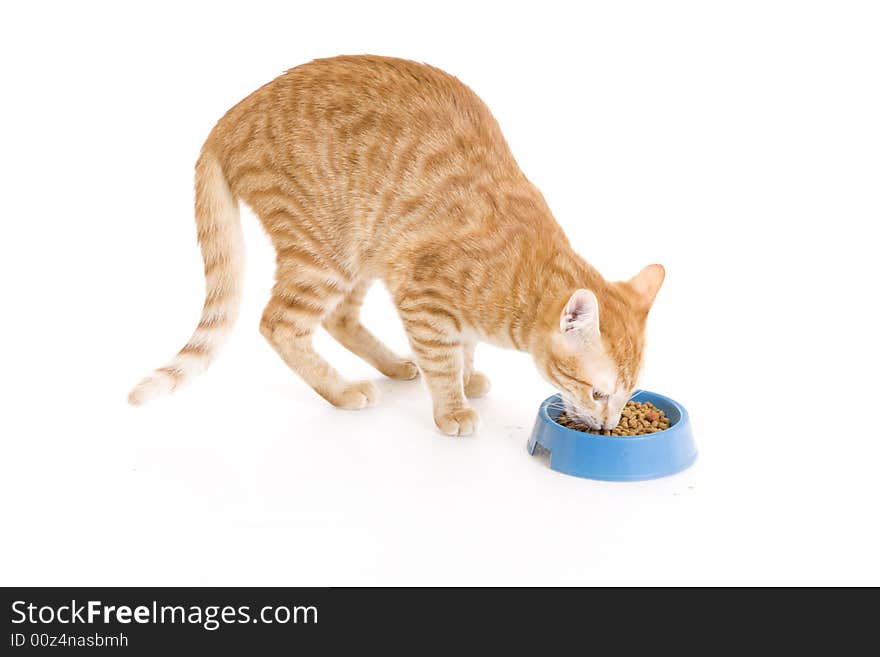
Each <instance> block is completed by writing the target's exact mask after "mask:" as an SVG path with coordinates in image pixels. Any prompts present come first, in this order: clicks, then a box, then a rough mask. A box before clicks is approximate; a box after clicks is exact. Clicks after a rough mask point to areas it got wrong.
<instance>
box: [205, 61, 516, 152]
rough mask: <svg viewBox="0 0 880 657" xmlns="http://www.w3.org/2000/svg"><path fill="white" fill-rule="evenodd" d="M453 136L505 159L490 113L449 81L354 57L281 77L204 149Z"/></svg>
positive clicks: (234, 114) (442, 75) (433, 71)
mask: <svg viewBox="0 0 880 657" xmlns="http://www.w3.org/2000/svg"><path fill="white" fill-rule="evenodd" d="M456 135H457V136H459V137H462V138H463V139H465V140H466V141H467V142H468V144H469V145H470V146H476V147H478V148H479V150H487V151H492V152H494V153H495V154H496V155H497V156H498V157H499V158H502V159H503V158H504V157H506V156H507V154H508V151H507V144H506V143H505V141H504V138H503V136H502V134H501V131H500V128H499V127H498V124H497V122H496V121H495V119H494V117H493V116H492V114H491V112H490V111H489V109H488V107H487V106H486V105H485V103H483V101H482V100H481V99H480V98H479V97H478V96H477V95H476V94H475V93H474V92H473V91H472V90H471V89H470V88H469V87H467V86H466V85H465V84H464V83H462V82H461V81H460V80H458V79H457V78H456V77H454V76H453V75H450V74H449V73H446V72H445V71H442V70H440V69H438V68H435V67H433V66H429V65H427V64H420V63H417V62H413V61H409V60H405V59H397V58H392V57H380V56H375V55H353V56H339V57H332V58H328V59H316V60H314V61H311V62H309V63H307V64H302V65H300V66H297V67H295V68H292V69H290V70H288V71H286V72H285V73H283V74H282V75H280V76H279V77H277V78H275V79H274V80H272V81H271V82H269V83H268V84H266V85H264V86H263V87H261V88H260V89H258V90H257V91H255V92H254V93H252V94H251V95H250V96H248V97H247V98H245V99H244V100H242V101H241V102H240V103H238V104H237V105H236V106H235V107H233V108H232V109H231V110H229V112H227V113H226V115H225V116H224V117H223V118H222V119H221V120H220V121H219V122H218V124H217V127H216V128H215V129H214V132H213V133H212V135H211V137H210V138H209V143H210V144H212V145H214V146H216V147H217V148H219V150H221V151H224V152H225V153H232V154H234V153H236V151H238V152H240V153H247V152H248V151H249V150H251V151H252V150H255V149H256V147H257V146H263V147H265V146H267V145H268V146H271V145H280V146H281V147H282V148H288V149H291V148H292V149H293V150H294V152H296V150H297V149H300V150H301V149H303V148H306V147H307V146H309V145H316V144H317V143H318V142H325V145H332V146H333V147H334V148H337V149H338V148H344V147H345V146H346V145H347V144H349V143H354V144H355V145H373V144H376V143H383V144H385V145H386V146H392V145H394V144H398V143H399V142H400V141H401V140H402V139H410V140H413V139H416V140H419V141H422V142H424V143H427V144H429V145H430V144H431V143H435V144H439V143H441V142H442V140H443V139H444V138H451V139H455V136H456ZM328 142H329V143H328ZM459 143H461V141H460V140H459Z"/></svg>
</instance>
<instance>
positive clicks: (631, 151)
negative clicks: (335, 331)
mask: <svg viewBox="0 0 880 657" xmlns="http://www.w3.org/2000/svg"><path fill="white" fill-rule="evenodd" d="M299 4H302V5H303V6H302V7H299V6H298V5H299ZM0 12H2V15H0V62H2V64H0V66H2V69H3V75H2V81H0V84H2V87H0V95H2V104H0V119H2V120H0V138H2V144H0V152H2V155H0V167H2V169H0V180H2V182H0V185H2V192H3V232H2V235H3V237H2V240H0V274H2V275H0V280H2V300H3V306H2V307H3V320H2V329H0V330H2V344H0V349H2V354H0V356H2V360H0V362H2V376H0V386H2V390H0V393H2V395H0V399H2V402H0V404H2V416H0V423H2V424H0V434H2V463H0V505H2V519H0V520H2V527H3V539H2V542H0V557H2V559H0V583H2V584H7V585H9V584H20V585H50V584H89V585H135V584H142V585H163V584H168V585H198V584H206V585H221V584H225V585H244V584H248V585H328V584H330V585H340V584H501V585H508V584H564V585H573V584H874V585H877V584H880V566H878V549H880V537H878V522H877V516H878V513H877V506H878V501H880V494H878V483H877V471H878V468H880V446H878V444H880V429H878V426H880V418H878V411H877V398H878V392H877V390H876V381H877V377H876V370H877V366H878V350H877V346H876V332H877V321H876V319H877V311H876V305H877V283H878V275H877V265H876V263H877V257H878V245H877V241H876V234H877V223H878V218H880V190H878V180H880V84H878V80H880V39H878V33H880V20H878V11H877V8H876V4H874V3H869V2H864V3H854V2H825V3H821V2H789V3H785V2H735V3H734V2H730V3H706V2H688V3H683V2H670V3H655V2H645V3H630V2H614V3H601V4H588V3H568V2H565V3H561V2H560V3H554V2H548V1H544V2H540V3H534V4H531V5H520V4H516V3H510V2H505V3H499V4H497V5H495V6H491V5H490V3H483V2H466V3H457V2H450V1H449V0H446V1H444V2H442V3H430V5H429V4H428V3H415V2H406V3H399V4H383V3H378V2H365V3H350V4H343V3H333V2H320V3H314V2H313V3H296V2H283V3H282V2H279V3H275V4H268V3H258V2H247V3H243V2H242V3H215V2H211V3H207V2H206V3H185V5H184V3H176V2H175V3H157V2H151V3H143V5H142V8H141V9H135V8H133V3H106V4H97V3H88V2H82V3H57V4H47V3H38V2H33V3H18V4H17V5H16V6H15V7H14V8H13V6H12V5H11V4H4V5H3V9H2V10H0ZM364 52H369V53H377V54H385V55H395V56H400V57H406V58H411V59H416V60H420V61H427V62H430V63H432V64H434V65H436V66H439V67H441V68H444V69H446V70H448V71H450V72H452V73H454V74H455V75H457V76H458V77H460V78H461V79H462V80H463V81H464V82H466V83H467V84H469V85H470V86H471V87H472V88H473V89H474V90H476V91H477V93H478V94H480V95H481V96H482V98H483V99H484V100H485V101H486V102H487V103H488V104H489V106H490V107H491V108H492V109H493V111H494V112H495V114H496V116H497V118H498V120H499V122H500V123H501V126H502V129H503V130H504V131H505V134H506V136H507V138H508V140H509V142H510V144H511V147H512V149H513V151H514V153H515V155H516V156H517V158H518V160H519V162H520V164H521V166H522V168H523V169H524V171H525V172H526V174H527V175H528V176H530V177H531V179H532V180H533V181H534V182H535V183H536V184H537V185H538V186H539V187H540V188H541V189H542V191H543V192H544V195H545V196H546V198H547V199H548V201H549V203H550V205H551V207H552V209H553V211H554V213H555V215H556V217H557V219H558V221H559V222H560V223H561V224H562V226H563V227H564V228H565V230H566V231H567V233H568V235H569V236H570V238H571V241H572V242H573V244H574V245H576V247H577V248H578V250H579V251H580V252H581V253H582V254H583V255H584V256H585V257H586V258H587V259H588V260H590V261H591V262H592V263H593V264H595V265H596V266H597V267H598V268H599V269H600V271H602V272H603V273H604V274H605V275H606V276H607V277H608V278H624V277H628V276H630V275H632V274H633V273H635V272H636V271H638V269H639V268H641V267H642V266H643V265H645V264H648V263H650V262H661V263H663V264H664V265H665V266H666V269H667V279H666V283H665V286H664V288H663V290H662V291H661V293H660V295H659V296H658V298H657V302H656V305H655V308H654V310H653V311H652V315H651V318H650V323H649V333H650V346H649V353H648V360H647V369H646V373H645V376H644V379H643V384H644V386H645V387H647V388H649V389H653V390H656V391H658V392H662V393H666V394H668V395H670V396H672V397H674V398H676V399H678V400H680V401H681V402H683V403H684V404H685V405H686V406H687V407H688V408H689V410H690V411H691V415H692V419H693V422H694V426H695V431H696V437H697V441H698V445H699V448H700V452H701V455H700V459H699V461H698V463H697V465H695V466H694V467H693V468H692V469H691V470H689V471H687V472H685V473H683V474H681V475H678V476H675V477H671V478H668V479H663V480H659V481H653V482H644V483H630V484H613V483H601V482H594V481H589V480H581V479H576V478H571V477H567V476H564V475H560V474H557V473H554V472H552V471H550V470H549V469H548V468H547V466H546V463H545V462H543V461H541V460H540V459H538V458H532V457H530V456H528V454H527V453H526V450H525V445H526V441H527V438H528V434H529V431H530V429H531V425H532V422H533V419H534V416H535V412H536V410H537V408H538V404H539V403H540V401H541V400H542V399H543V398H544V397H546V396H547V395H548V394H550V393H551V392H552V389H551V388H550V387H549V386H548V385H547V384H545V383H543V382H542V381H541V380H540V379H539V377H538V375H537V373H536V371H535V369H534V366H533V365H532V363H531V361H530V358H529V357H528V356H526V355H523V354H518V353H513V352H505V351H500V350H496V349H494V348H491V347H481V348H480V349H478V351H477V359H478V366H479V367H480V369H482V370H484V371H485V372H486V373H487V374H489V375H490V377H491V378H492V381H493V383H494V387H493V390H492V392H491V393H490V395H489V396H488V397H487V398H485V399H482V400H479V401H477V402H476V403H475V404H474V406H475V408H476V409H477V410H478V411H479V412H480V414H481V417H482V428H481V429H480V431H479V433H478V434H477V435H476V436H473V437H470V438H467V439H452V438H448V437H445V436H443V435H441V434H440V433H439V432H438V431H436V430H435V428H434V426H433V422H432V420H431V415H430V410H429V401H428V395H427V392H426V390H425V389H424V388H423V384H422V383H420V382H409V383H400V382H392V381H388V380H384V379H382V378H381V377H380V376H379V375H378V373H376V372H374V371H373V370H371V369H370V368H369V367H368V366H367V365H365V364H364V363H362V362H360V361H359V360H357V359H356V358H355V357H353V356H351V355H350V354H348V353H347V352H345V351H344V350H342V349H341V348H340V347H338V346H337V345H335V344H334V343H332V341H330V340H329V339H328V338H327V336H325V335H322V336H321V337H320V339H319V347H320V349H321V350H322V351H323V352H324V353H325V354H326V355H327V357H328V358H329V359H330V360H331V361H332V362H333V363H335V364H336V365H337V366H338V367H339V368H340V369H341V370H342V371H343V372H344V373H345V374H347V375H348V376H350V377H352V378H354V377H358V378H360V377H371V378H373V379H374V380H375V381H376V382H377V383H378V385H379V386H380V388H381V389H382V391H383V393H384V399H383V400H382V402H381V403H380V405H379V406H377V407H376V408H373V409H369V410H366V411H359V412H344V411H338V410H336V409H333V408H331V407H329V406H328V405H326V404H325V403H324V402H323V401H322V400H321V399H319V398H318V397H317V396H316V395H315V394H314V393H313V392H312V391H311V390H309V389H308V388H307V387H306V386H305V385H304V384H303V383H301V382H300V381H299V380H298V379H297V378H296V377H295V376H294V375H293V374H292V373H290V372H289V371H288V370H287V369H286V367H285V366H284V365H283V364H282V363H281V361H280V360H279V359H278V358H277V356H276V355H275V354H274V352H272V350H271V349H270V347H269V346H268V345H267V344H266V343H265V342H264V340H263V338H262V337H261V336H260V335H259V332H258V330H257V324H258V320H259V315H260V311H261V308H262V306H263V304H264V303H265V301H266V300H267V299H268V293H269V288H270V285H271V277H272V270H273V266H272V258H273V254H272V251H271V248H270V245H269V242H268V240H267V238H266V237H265V236H264V235H263V234H262V232H261V229H260V227H259V225H258V223H257V221H256V219H255V218H254V217H253V216H252V215H251V214H250V213H249V212H245V213H244V214H243V225H244V230H245V235H246V240H247V244H248V254H247V255H248V262H249V267H248V274H247V283H246V294H245V301H244V303H245V306H244V310H243V313H242V317H241V320H240V321H239V324H238V326H237V329H236V332H235V334H234V336H233V338H232V339H231V341H230V342H229V343H228V344H227V345H226V347H225V348H224V350H223V351H222V352H221V354H220V356H219V358H218V360H217V361H216V363H215V365H214V366H213V367H212V369H211V370H210V371H209V372H208V373H207V374H206V375H205V376H203V377H202V378H200V379H198V380H197V381H195V382H194V383H193V384H192V385H191V386H190V387H188V388H186V389H185V390H182V391H180V392H179V393H177V394H176V395H175V396H173V397H170V398H167V399H164V400H161V401H158V402H155V403H154V404H152V405H149V406H146V407H143V408H140V409H134V408H130V407H129V406H127V404H126V403H125V398H126V394H127V392H128V390H129V388H130V387H131V386H132V385H133V384H134V383H136V382H137V381H138V380H139V379H140V378H141V377H142V376H143V375H145V374H147V373H148V372H149V371H150V370H151V369H153V368H155V367H157V366H160V365H162V364H163V363H164V362H165V361H166V360H167V359H168V358H169V357H170V356H171V355H172V354H173V353H175V351H176V350H177V349H178V348H179V347H180V346H182V344H183V342H184V341H185V340H186V338H187V337H188V336H189V335H190V332H191V330H192V328H193V327H194V326H195V324H196V322H197V319H198V314H199V310H200V307H201V302H202V293H203V284H204V282H203V277H202V264H201V261H200V257H199V254H198V249H197V247H196V242H195V229H194V225H193V221H192V167H193V163H194V161H195V158H196V155H197V153H198V150H199V148H200V146H201V143H202V141H203V140H204V138H205V137H206V136H207V134H208V132H209V131H210V129H211V128H212V126H213V124H214V122H215V121H216V119H217V118H219V117H220V115H222V114H223V112H225V111H226V110H227V109H228V108H229V107H230V106H231V105H233V104H234V103H235V102H237V101H238V100H239V99H241V98H242V97H244V96H245V95H247V94H248V93H250V92H251V91H252V90H254V89H255V88H257V87H258V86H260V85H261V84H263V83H265V82H266V81H268V80H270V79H271V78H272V77H274V76H275V75H277V74H279V73H281V72H282V71H283V70H284V69H286V68H289V67H292V66H296V65H298V64H301V63H303V62H306V61H308V60H310V59H312V58H315V57H324V56H332V55H335V54H341V53H347V54H354V53H364ZM365 321H366V323H367V324H368V326H370V327H371V328H373V329H374V330H375V332H376V333H378V334H379V335H381V336H382V337H383V338H385V339H387V341H388V342H389V343H391V344H393V345H394V346H396V347H397V348H398V349H400V350H404V348H405V340H404V338H403V333H402V330H401V328H400V326H399V323H398V320H397V318H396V316H395V314H394V312H393V309H392V308H391V306H390V304H389V302H388V299H387V297H386V295H385V292H384V290H383V289H381V287H377V288H375V289H374V290H373V291H372V292H371V294H370V297H369V299H368V303H367V308H366V312H365Z"/></svg>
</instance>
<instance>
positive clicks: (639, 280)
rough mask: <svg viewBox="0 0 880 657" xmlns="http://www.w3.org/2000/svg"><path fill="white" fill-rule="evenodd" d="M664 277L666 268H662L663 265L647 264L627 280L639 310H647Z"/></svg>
mask: <svg viewBox="0 0 880 657" xmlns="http://www.w3.org/2000/svg"><path fill="white" fill-rule="evenodd" d="M664 278H666V270H665V269H663V265H648V266H647V267H645V268H644V269H643V270H642V271H640V272H639V273H638V274H636V275H635V276H633V277H632V278H631V279H629V280H628V281H627V283H628V284H629V286H630V288H631V289H632V291H633V292H635V294H636V300H637V304H638V306H639V308H640V309H641V310H644V311H645V312H647V311H648V310H649V309H650V308H651V304H653V303H654V297H656V296H657V292H659V291H660V286H661V285H663V279H664Z"/></svg>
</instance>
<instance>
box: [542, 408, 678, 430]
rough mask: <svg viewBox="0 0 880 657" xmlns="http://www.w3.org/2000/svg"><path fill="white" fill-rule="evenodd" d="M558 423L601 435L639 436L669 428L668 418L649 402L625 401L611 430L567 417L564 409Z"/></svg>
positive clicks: (557, 420)
mask: <svg viewBox="0 0 880 657" xmlns="http://www.w3.org/2000/svg"><path fill="white" fill-rule="evenodd" d="M556 422H557V423H558V424H561V425H562V426H564V427H567V428H569V429H575V430H577V431H583V432H584V433H592V434H596V435H602V436H641V435H643V434H646V433H656V432H657V431H663V430H664V429H668V428H669V418H668V417H666V414H665V413H664V412H663V411H661V410H660V409H659V408H657V407H656V406H654V404H652V403H651V402H634V401H628V402H626V406H624V407H623V412H622V413H621V414H620V423H619V424H618V425H617V426H616V427H614V428H613V429H611V430H608V429H605V430H603V431H596V430H595V429H590V427H588V426H587V425H586V424H583V423H581V422H579V421H578V420H575V419H574V418H571V417H569V416H568V415H567V414H566V412H565V411H563V412H562V414H561V415H560V416H559V417H558V418H557V419H556Z"/></svg>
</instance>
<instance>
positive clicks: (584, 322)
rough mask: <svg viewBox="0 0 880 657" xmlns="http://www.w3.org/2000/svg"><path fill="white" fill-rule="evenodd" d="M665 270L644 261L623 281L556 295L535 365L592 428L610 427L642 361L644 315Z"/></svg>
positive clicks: (570, 411)
mask: <svg viewBox="0 0 880 657" xmlns="http://www.w3.org/2000/svg"><path fill="white" fill-rule="evenodd" d="M664 276H665V272H664V269H663V267H662V266H661V265H648V266H647V267H645V268H644V269H643V270H642V271H640V272H639V273H638V274H637V275H636V276H634V277H633V278H631V279H630V280H628V281H621V282H618V283H605V282H603V283H602V288H601V290H597V291H598V292H599V293H600V297H601V299H602V301H601V304H600V302H599V300H598V299H597V296H596V294H595V293H594V292H593V291H592V290H587V289H580V290H575V291H573V292H572V294H571V295H570V297H568V299H567V300H566V299H560V300H559V305H560V306H561V309H557V307H556V306H554V309H553V312H554V317H555V316H556V315H555V313H556V312H557V311H558V313H559V314H558V318H559V322H558V325H556V324H554V325H552V326H551V327H550V328H548V329H547V331H546V334H545V335H543V336H542V339H541V344H539V345H538V346H537V348H536V349H535V350H534V351H533V355H534V357H535V362H536V363H537V365H538V369H539V371H540V372H541V373H542V374H543V375H544V376H545V377H546V378H547V379H548V380H549V381H550V382H551V383H552V384H553V385H554V386H556V387H558V388H559V391H560V393H561V396H562V399H563V402H564V404H565V408H566V412H567V413H568V415H569V416H570V417H573V418H575V419H577V420H579V421H580V422H582V423H583V424H586V425H587V426H589V427H591V428H592V429H613V428H614V427H616V426H617V423H618V422H619V421H620V413H621V411H622V410H623V407H624V405H625V404H626V402H627V401H628V400H629V398H630V396H631V395H632V392H633V390H634V389H635V387H636V382H637V380H638V376H639V372H640V370H641V367H642V359H643V346H644V342H645V321H646V319H647V317H648V311H649V310H650V308H651V305H652V304H653V302H654V297H655V296H656V295H657V292H658V291H659V290H660V285H661V284H662V283H663V278H664Z"/></svg>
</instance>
